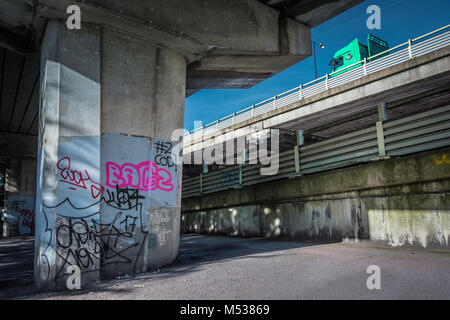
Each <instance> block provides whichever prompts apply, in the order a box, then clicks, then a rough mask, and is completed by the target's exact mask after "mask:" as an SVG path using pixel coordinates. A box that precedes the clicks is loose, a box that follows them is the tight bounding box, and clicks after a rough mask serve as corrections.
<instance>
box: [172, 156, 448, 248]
mask: <svg viewBox="0 0 450 320" xmlns="http://www.w3.org/2000/svg"><path fill="white" fill-rule="evenodd" d="M443 155H446V156H447V158H450V156H449V155H450V152H449V150H439V151H435V152H431V153H430V152H429V153H423V154H420V155H415V156H410V157H406V158H401V159H390V160H384V161H377V162H373V163H369V164H364V165H359V166H355V167H351V168H345V169H340V170H334V171H330V172H324V173H320V174H314V175H309V176H304V177H299V178H294V179H288V180H283V181H278V182H273V183H268V184H263V185H258V186H254V187H247V188H242V189H239V190H232V191H227V192H221V193H217V194H209V195H204V196H203V197H197V198H188V199H183V203H182V229H181V230H182V232H184V233H188V232H206V233H221V234H228V235H243V236H263V237H281V238H298V239H311V240H317V239H330V240H339V241H340V240H343V239H346V238H349V239H370V240H375V241H382V242H384V243H387V244H389V245H392V246H404V245H410V246H419V247H446V248H448V247H449V240H450V239H449V233H450V196H449V193H450V163H447V162H446V161H440V160H439V159H442V158H443ZM221 204H224V205H221Z"/></svg>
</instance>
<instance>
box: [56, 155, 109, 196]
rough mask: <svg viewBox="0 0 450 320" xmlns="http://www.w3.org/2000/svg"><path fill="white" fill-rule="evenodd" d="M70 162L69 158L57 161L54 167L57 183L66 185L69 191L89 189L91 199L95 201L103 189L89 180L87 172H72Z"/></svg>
mask: <svg viewBox="0 0 450 320" xmlns="http://www.w3.org/2000/svg"><path fill="white" fill-rule="evenodd" d="M70 162H71V161H70V157H62V158H61V159H59V160H58V163H57V165H56V166H57V167H58V173H59V181H60V182H63V183H67V184H68V185H69V186H68V188H69V189H71V190H76V188H81V189H89V190H90V192H91V197H92V198H93V199H97V198H98V197H99V196H100V195H101V194H102V192H103V187H102V186H101V185H100V183H98V182H95V181H94V180H92V179H91V177H90V175H89V172H88V170H86V169H84V170H72V168H71V167H70Z"/></svg>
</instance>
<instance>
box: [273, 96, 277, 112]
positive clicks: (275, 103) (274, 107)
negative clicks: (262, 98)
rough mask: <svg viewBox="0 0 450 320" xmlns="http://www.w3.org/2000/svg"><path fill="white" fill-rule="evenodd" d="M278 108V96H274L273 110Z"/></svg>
mask: <svg viewBox="0 0 450 320" xmlns="http://www.w3.org/2000/svg"><path fill="white" fill-rule="evenodd" d="M276 108H277V96H274V97H273V110H275V109H276Z"/></svg>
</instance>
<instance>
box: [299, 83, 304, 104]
mask: <svg viewBox="0 0 450 320" xmlns="http://www.w3.org/2000/svg"><path fill="white" fill-rule="evenodd" d="M302 99H303V85H302V84H301V85H300V90H299V100H302Z"/></svg>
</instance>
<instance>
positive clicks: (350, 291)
mask: <svg viewBox="0 0 450 320" xmlns="http://www.w3.org/2000/svg"><path fill="white" fill-rule="evenodd" d="M31 240H32V239H30V238H16V239H2V240H0V252H1V254H0V274H1V276H2V278H0V279H1V281H2V282H0V283H3V285H2V286H0V298H1V297H3V298H18V297H22V298H26V299H449V298H450V268H449V267H448V266H449V265H450V251H430V250H419V249H405V248H386V247H383V246H380V245H376V244H374V243H371V242H363V243H305V242H297V241H273V240H263V239H255V238H253V239H248V238H232V237H222V236H204V235H185V236H183V237H182V239H181V248H180V256H179V259H178V261H176V263H174V264H173V265H171V266H169V267H166V268H163V269H161V270H158V271H157V272H153V273H148V274H145V275H141V276H139V277H137V278H133V279H118V280H114V281H108V282H102V283H98V284H95V285H93V286H92V287H89V288H85V289H82V290H80V291H76V292H70V291H60V292H53V293H42V292H41V293H38V292H36V290H35V289H33V287H32V286H31V285H27V284H26V283H27V281H29V280H30V272H31V270H32V264H31V263H32V245H33V242H32V241H31ZM5 249H6V250H5ZM30 252H31V254H30ZM370 265H378V266H379V267H380V268H381V289H380V290H368V289H367V286H366V281H367V278H368V277H369V275H368V274H367V273H366V270H367V267H368V266H370ZM8 277H9V278H10V280H7V279H8ZM20 277H22V278H23V279H21V280H20V279H19V278H20ZM14 281H16V284H17V285H14Z"/></svg>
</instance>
